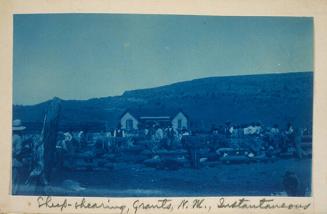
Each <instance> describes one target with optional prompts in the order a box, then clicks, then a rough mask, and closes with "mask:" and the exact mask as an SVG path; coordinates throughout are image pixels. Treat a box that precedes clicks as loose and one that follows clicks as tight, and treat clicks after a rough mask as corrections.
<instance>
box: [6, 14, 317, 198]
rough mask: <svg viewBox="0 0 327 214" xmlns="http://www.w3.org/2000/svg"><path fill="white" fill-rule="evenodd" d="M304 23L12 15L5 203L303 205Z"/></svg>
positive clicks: (306, 120) (309, 110)
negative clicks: (174, 200)
mask: <svg viewBox="0 0 327 214" xmlns="http://www.w3.org/2000/svg"><path fill="white" fill-rule="evenodd" d="M313 21H314V20H313V18H311V17H260V16H256V17H254V16H253V17H251V16H250V17H241V16H195V15H146V14H16V15H14V16H13V29H14V33H13V118H12V177H11V178H12V180H11V182H12V183H11V184H12V185H11V194H12V195H48V196H87V197H91V196H94V197H95V196H96V197H183V196H195V197H196V196H203V197H204V196H290V197H294V196H296V197H310V196H311V194H312V143H313V141H312V131H313V130H312V129H313V126H312V122H313V121H312V120H313V80H314V73H313Z"/></svg>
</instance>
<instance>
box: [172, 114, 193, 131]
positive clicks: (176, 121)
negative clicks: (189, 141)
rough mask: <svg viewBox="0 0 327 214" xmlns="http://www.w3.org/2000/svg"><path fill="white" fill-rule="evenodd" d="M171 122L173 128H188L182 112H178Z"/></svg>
mask: <svg viewBox="0 0 327 214" xmlns="http://www.w3.org/2000/svg"><path fill="white" fill-rule="evenodd" d="M179 121H180V122H179ZM171 123H172V126H173V128H175V129H179V128H186V129H188V128H189V127H188V120H187V117H186V116H185V115H184V114H183V113H182V112H179V113H178V114H177V115H176V116H175V117H174V118H173V120H172V121H171ZM179 123H180V125H181V127H178V126H179Z"/></svg>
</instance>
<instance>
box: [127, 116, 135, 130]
mask: <svg viewBox="0 0 327 214" xmlns="http://www.w3.org/2000/svg"><path fill="white" fill-rule="evenodd" d="M133 128H134V127H133V120H132V119H128V120H126V129H127V130H131V129H133Z"/></svg>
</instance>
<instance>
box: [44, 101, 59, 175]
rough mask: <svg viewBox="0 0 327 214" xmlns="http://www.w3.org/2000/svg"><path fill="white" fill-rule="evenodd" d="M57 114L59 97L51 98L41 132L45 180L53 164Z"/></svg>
mask: <svg viewBox="0 0 327 214" xmlns="http://www.w3.org/2000/svg"><path fill="white" fill-rule="evenodd" d="M59 114H60V99H59V98H53V100H52V102H51V103H50V106H49V108H48V111H47V114H46V116H45V119H44V124H43V129H42V132H41V141H42V143H43V146H44V156H43V157H44V177H45V179H46V180H47V181H49V180H50V177H51V172H52V170H53V166H54V159H55V150H56V143H57V131H58V121H59Z"/></svg>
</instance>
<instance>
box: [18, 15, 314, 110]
mask: <svg viewBox="0 0 327 214" xmlns="http://www.w3.org/2000/svg"><path fill="white" fill-rule="evenodd" d="M13 71H14V76H13V80H14V82H13V87H14V95H13V102H14V104H36V103H40V102H43V101H45V100H48V99H51V98H52V97H54V96H57V97H60V98H62V99H89V98H96V97H106V96H114V95H121V94H122V93H123V92H124V91H126V90H132V89H140V88H149V87H156V86H161V85H166V84H171V83H174V82H179V81H184V80H191V79H197V78H202V77H210V76H226V75H244V74H263V73H276V72H278V73H281V72H301V71H313V19H312V18H303V17H292V18H291V17H221V16H220V17H219V16H176V15H119V14H47V15H45V14H43V15H36V14H33V15H15V16H14V65H13Z"/></svg>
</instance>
